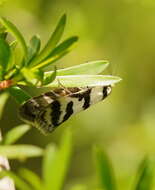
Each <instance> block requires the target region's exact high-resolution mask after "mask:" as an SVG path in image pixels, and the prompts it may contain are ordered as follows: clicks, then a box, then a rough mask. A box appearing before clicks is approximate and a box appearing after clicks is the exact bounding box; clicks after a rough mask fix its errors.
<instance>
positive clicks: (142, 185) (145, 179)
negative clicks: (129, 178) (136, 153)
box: [134, 158, 153, 190]
mask: <svg viewBox="0 0 155 190" xmlns="http://www.w3.org/2000/svg"><path fill="white" fill-rule="evenodd" d="M152 168H153V166H151V164H150V162H149V160H148V159H147V158H145V159H144V160H143V161H142V162H141V164H140V166H139V169H138V171H137V179H136V183H135V188H134V189H135V190H146V189H147V190H152V184H153V169H152Z"/></svg>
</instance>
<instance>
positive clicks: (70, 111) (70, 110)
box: [62, 101, 73, 122]
mask: <svg viewBox="0 0 155 190" xmlns="http://www.w3.org/2000/svg"><path fill="white" fill-rule="evenodd" d="M72 114H73V102H72V101H71V102H69V103H68V104H67V108H66V114H65V115H64V118H63V121H62V122H64V121H66V120H67V119H68V118H69V117H70V116H71V115H72Z"/></svg>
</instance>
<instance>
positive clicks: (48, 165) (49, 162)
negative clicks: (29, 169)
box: [42, 144, 57, 186]
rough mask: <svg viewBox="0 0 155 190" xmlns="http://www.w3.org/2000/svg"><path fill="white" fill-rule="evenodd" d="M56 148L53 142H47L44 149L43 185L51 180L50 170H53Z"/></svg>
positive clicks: (46, 184)
mask: <svg viewBox="0 0 155 190" xmlns="http://www.w3.org/2000/svg"><path fill="white" fill-rule="evenodd" d="M56 154H57V149H56V147H55V146H54V145H53V144H49V145H48V146H47V148H46V150H45V154H44V159H43V168H42V174H43V180H44V184H45V186H48V184H49V183H50V181H51V179H52V178H51V172H52V171H53V165H54V161H55V159H56Z"/></svg>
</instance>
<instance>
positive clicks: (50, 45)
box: [31, 14, 66, 66]
mask: <svg viewBox="0 0 155 190" xmlns="http://www.w3.org/2000/svg"><path fill="white" fill-rule="evenodd" d="M65 25H66V15H65V14H64V15H63V16H62V17H61V19H60V21H59V23H58V25H57V27H56V29H55V31H54V32H53V34H52V35H51V37H50V39H49V41H48V42H47V44H46V45H45V47H44V48H43V50H42V51H41V52H40V54H39V55H38V56H37V57H36V58H35V59H34V60H33V61H32V63H31V66H34V65H37V64H38V63H40V62H41V61H43V60H44V59H45V58H46V57H48V56H49V54H50V53H51V52H52V50H53V49H54V48H55V47H56V45H57V43H58V42H59V41H60V38H61V36H62V34H63V31H64V28H65Z"/></svg>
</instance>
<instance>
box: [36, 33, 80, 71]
mask: <svg viewBox="0 0 155 190" xmlns="http://www.w3.org/2000/svg"><path fill="white" fill-rule="evenodd" d="M77 40H78V37H77V36H73V37H71V38H69V39H67V40H65V41H64V42H62V43H61V44H60V45H58V46H57V47H56V48H55V49H54V50H53V51H52V52H51V54H50V55H49V56H48V57H47V59H45V60H44V61H43V62H41V63H40V64H38V65H36V66H35V67H33V69H38V68H44V67H47V66H49V65H50V64H51V63H53V62H55V61H57V60H58V59H60V58H61V57H63V56H64V55H66V54H67V53H68V52H70V51H71V49H72V46H73V44H74V43H75V42H77Z"/></svg>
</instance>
